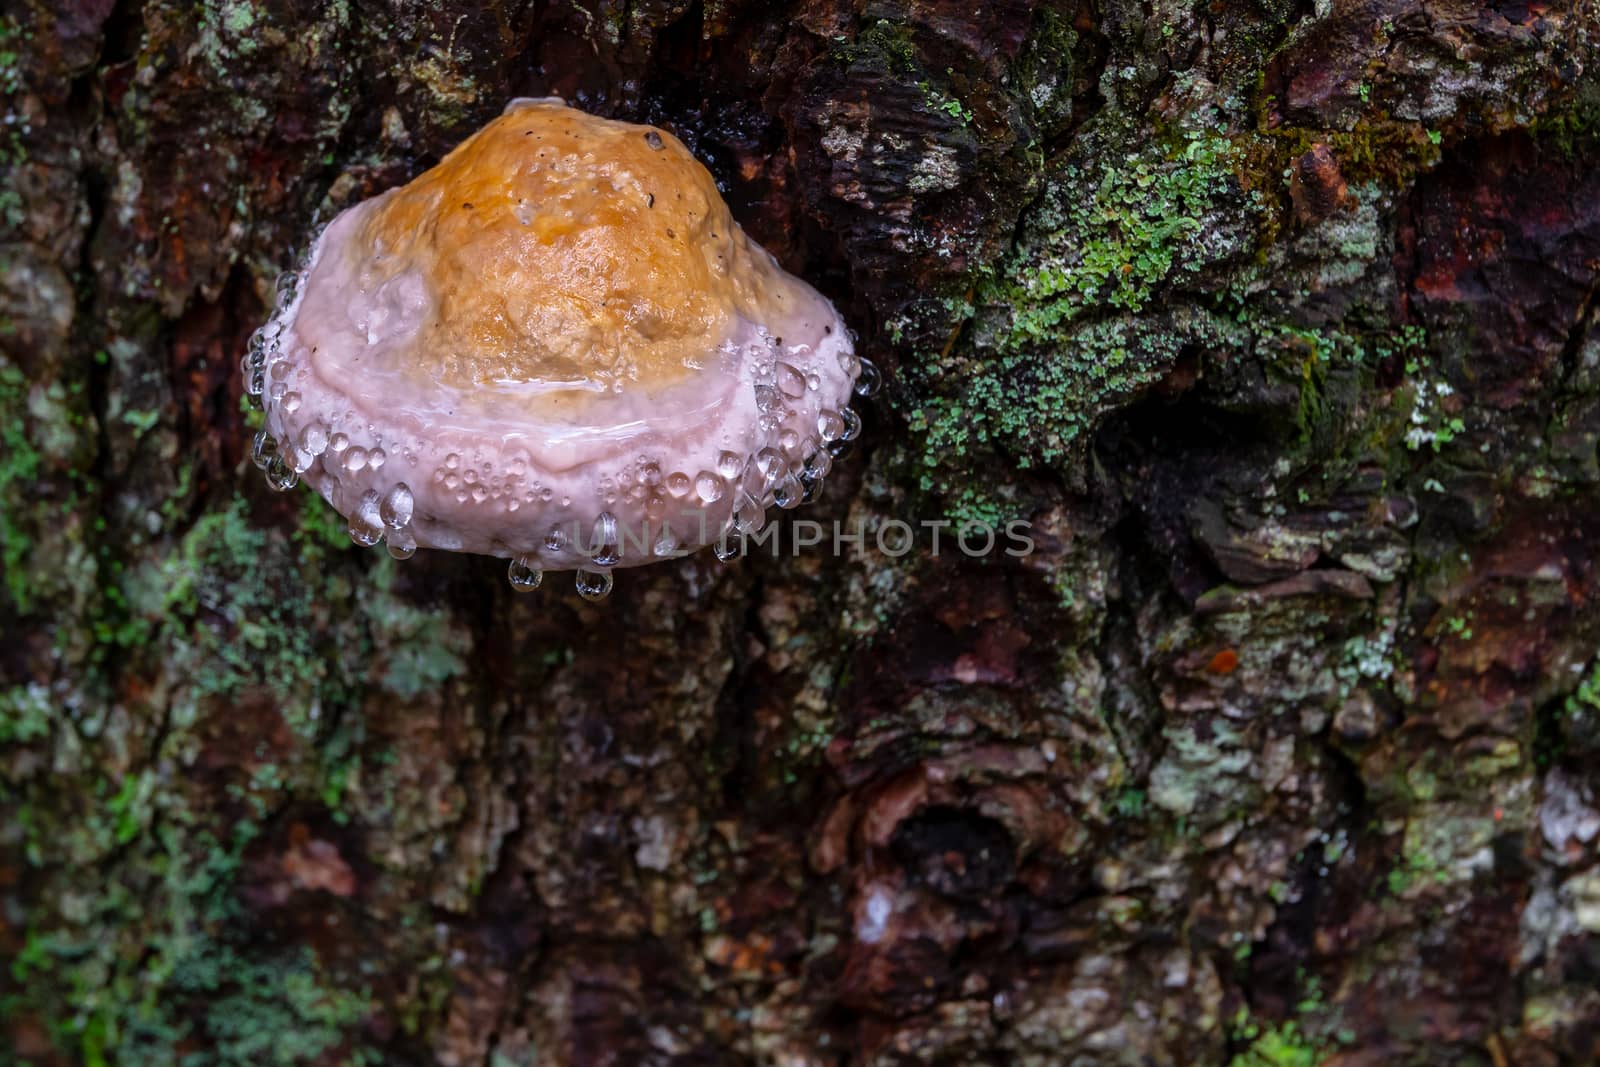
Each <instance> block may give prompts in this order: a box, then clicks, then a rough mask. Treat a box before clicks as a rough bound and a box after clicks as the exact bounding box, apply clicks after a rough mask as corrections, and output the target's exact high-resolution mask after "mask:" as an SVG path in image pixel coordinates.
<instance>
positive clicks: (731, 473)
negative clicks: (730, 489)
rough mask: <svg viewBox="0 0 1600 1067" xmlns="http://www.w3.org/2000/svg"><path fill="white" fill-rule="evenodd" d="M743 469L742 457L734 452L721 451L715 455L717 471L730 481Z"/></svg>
mask: <svg viewBox="0 0 1600 1067" xmlns="http://www.w3.org/2000/svg"><path fill="white" fill-rule="evenodd" d="M743 470H744V459H743V458H742V457H741V456H739V454H738V453H736V452H723V453H720V454H719V455H718V456H717V473H718V474H720V475H722V476H723V477H724V478H726V479H728V480H729V481H730V482H731V481H733V480H734V479H735V478H737V477H739V473H740V472H741V471H743Z"/></svg>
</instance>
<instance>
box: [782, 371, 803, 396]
mask: <svg viewBox="0 0 1600 1067" xmlns="http://www.w3.org/2000/svg"><path fill="white" fill-rule="evenodd" d="M778 389H779V390H780V391H782V393H783V395H784V396H786V397H789V398H790V399H794V398H795V397H801V396H805V395H806V379H805V376H804V375H802V374H801V373H800V371H799V370H798V369H797V368H795V367H793V366H791V365H790V364H788V363H780V364H778Z"/></svg>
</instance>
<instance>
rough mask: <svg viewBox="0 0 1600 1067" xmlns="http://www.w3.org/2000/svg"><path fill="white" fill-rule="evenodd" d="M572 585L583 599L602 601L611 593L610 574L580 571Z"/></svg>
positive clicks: (607, 572)
mask: <svg viewBox="0 0 1600 1067" xmlns="http://www.w3.org/2000/svg"><path fill="white" fill-rule="evenodd" d="M573 584H574V585H575V586H576V587H577V590H578V595H579V596H581V597H583V599H585V600H604V599H605V598H606V597H607V596H609V595H610V593H611V584H612V580H611V572H610V571H586V570H580V571H579V572H578V573H577V575H576V577H575V578H574V579H573Z"/></svg>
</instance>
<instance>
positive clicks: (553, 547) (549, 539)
mask: <svg viewBox="0 0 1600 1067" xmlns="http://www.w3.org/2000/svg"><path fill="white" fill-rule="evenodd" d="M544 547H545V549H546V550H548V551H550V552H560V551H562V550H563V549H565V548H566V547H567V531H565V530H563V529H562V528H561V527H559V526H552V527H550V532H549V533H547V534H545V535H544Z"/></svg>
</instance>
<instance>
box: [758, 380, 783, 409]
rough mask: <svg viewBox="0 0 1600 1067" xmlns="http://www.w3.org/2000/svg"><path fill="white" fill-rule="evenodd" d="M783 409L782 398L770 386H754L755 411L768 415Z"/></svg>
mask: <svg viewBox="0 0 1600 1067" xmlns="http://www.w3.org/2000/svg"><path fill="white" fill-rule="evenodd" d="M782 407H783V397H782V396H781V395H780V394H779V393H778V391H777V390H776V389H774V388H773V387H772V386H770V385H758V386H756V410H757V411H759V412H761V413H762V414H764V415H770V414H773V413H775V412H777V411H778V410H779V409H780V408H782Z"/></svg>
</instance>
